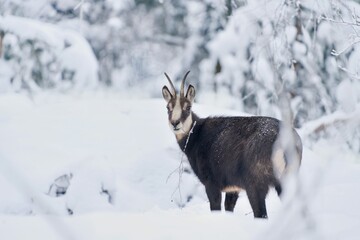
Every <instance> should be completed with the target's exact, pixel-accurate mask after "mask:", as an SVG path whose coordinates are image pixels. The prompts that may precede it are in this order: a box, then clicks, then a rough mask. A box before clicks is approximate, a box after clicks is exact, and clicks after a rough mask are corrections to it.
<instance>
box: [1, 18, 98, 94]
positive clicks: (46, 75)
mask: <svg viewBox="0 0 360 240" xmlns="http://www.w3.org/2000/svg"><path fill="white" fill-rule="evenodd" d="M0 29H1V31H2V32H3V33H4V37H3V41H2V45H3V46H2V57H1V59H0V61H1V65H2V68H1V70H0V76H1V82H2V83H1V91H21V90H23V89H25V90H28V91H31V92H34V91H38V90H40V89H59V90H67V89H70V88H93V87H95V86H96V85H97V82H98V65H97V61H96V59H95V56H94V54H93V53H92V50H91V48H90V47H89V45H88V43H87V42H86V41H85V40H84V39H83V38H82V37H81V36H80V35H79V34H77V33H75V32H72V31H69V30H64V29H61V28H58V27H56V26H53V25H50V24H45V23H41V22H37V21H34V20H30V19H25V18H19V17H11V16H8V17H3V18H0Z"/></svg>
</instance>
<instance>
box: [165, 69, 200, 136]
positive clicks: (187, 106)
mask: <svg viewBox="0 0 360 240" xmlns="http://www.w3.org/2000/svg"><path fill="white" fill-rule="evenodd" d="M189 72H190V71H188V72H187V73H186V74H185V76H184V78H183V80H182V82H181V87H180V94H177V93H176V90H175V87H174V84H173V83H172V81H171V80H170V78H169V76H168V75H167V74H166V73H165V76H166V78H167V79H168V81H169V83H170V86H171V91H170V90H169V89H168V87H167V86H164V87H163V88H162V94H163V97H164V99H165V100H166V102H167V106H166V107H167V110H168V117H169V125H170V128H171V130H172V131H173V132H174V133H175V135H176V137H177V138H178V139H181V138H182V137H183V136H184V135H186V134H188V132H189V131H190V129H191V126H192V123H193V119H192V113H191V106H192V104H193V102H194V98H195V88H194V86H192V85H189V87H188V89H187V91H186V94H184V86H185V80H186V77H187V75H188V74H189Z"/></svg>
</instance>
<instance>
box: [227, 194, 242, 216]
mask: <svg viewBox="0 0 360 240" xmlns="http://www.w3.org/2000/svg"><path fill="white" fill-rule="evenodd" d="M238 197H239V193H238V192H229V193H226V196H225V210H226V211H229V212H233V211H234V208H235V204H236V201H237V199H238Z"/></svg>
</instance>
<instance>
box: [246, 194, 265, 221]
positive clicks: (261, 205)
mask: <svg viewBox="0 0 360 240" xmlns="http://www.w3.org/2000/svg"><path fill="white" fill-rule="evenodd" d="M266 194H267V190H264V189H257V188H253V189H250V190H249V191H247V195H248V198H249V202H250V205H251V208H252V210H253V212H254V217H255V218H267V217H268V216H267V212H266V204H265V198H266Z"/></svg>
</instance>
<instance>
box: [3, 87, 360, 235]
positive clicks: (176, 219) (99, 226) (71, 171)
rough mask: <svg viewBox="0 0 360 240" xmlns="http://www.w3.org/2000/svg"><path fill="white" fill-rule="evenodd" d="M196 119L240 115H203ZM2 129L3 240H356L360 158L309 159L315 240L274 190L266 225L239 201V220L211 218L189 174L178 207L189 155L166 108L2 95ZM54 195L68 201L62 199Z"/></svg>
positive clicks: (317, 155) (313, 153)
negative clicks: (173, 130) (62, 191)
mask: <svg viewBox="0 0 360 240" xmlns="http://www.w3.org/2000/svg"><path fill="white" fill-rule="evenodd" d="M194 111H195V112H197V113H198V114H199V115H200V116H208V115H242V114H241V113H238V112H235V111H230V110H226V109H221V108H215V107H211V106H209V105H198V104H196V105H195V106H194ZM0 123H1V124H0V188H1V189H2V194H1V196H0V233H1V236H2V238H3V236H5V239H24V238H25V237H26V238H30V239H63V238H66V239H144V238H146V239H184V238H189V239H204V238H207V239H219V238H220V237H221V238H226V237H234V236H239V237H241V238H243V239H257V238H263V237H264V236H267V237H268V238H274V239H276V237H277V236H280V238H283V237H285V236H287V237H289V236H290V237H292V238H293V239H297V238H298V239H304V238H305V237H308V236H311V237H314V238H316V237H317V238H322V239H338V238H344V239H355V238H356V236H357V235H358V234H359V233H360V231H359V229H360V220H359V216H360V207H359V205H358V204H357V203H358V202H359V201H360V193H359V192H358V191H357V190H356V189H359V187H360V165H359V163H360V157H359V156H354V155H346V154H344V153H340V152H335V151H331V148H332V146H327V145H326V144H323V145H320V144H318V145H316V146H315V147H314V148H313V149H314V150H310V149H308V148H305V150H304V157H303V162H302V166H301V170H300V179H301V183H302V186H303V189H304V190H305V195H306V197H307V201H308V203H309V204H308V205H309V213H310V216H311V219H312V221H313V231H309V230H308V229H306V228H304V227H303V226H305V223H302V219H301V218H300V217H299V215H298V214H297V212H296V209H297V208H296V206H297V203H296V202H295V203H294V205H293V206H291V205H290V206H288V205H286V204H285V205H284V203H282V202H281V201H280V200H279V198H278V197H277V195H276V193H275V191H273V190H271V191H270V193H269V195H268V198H267V207H268V213H269V219H268V220H258V219H254V218H253V216H252V212H251V207H250V205H249V202H248V200H247V198H246V194H245V193H244V192H243V193H241V194H240V198H239V201H238V203H237V206H236V208H235V212H234V213H233V214H231V213H225V212H221V213H211V212H210V211H209V209H208V208H209V207H208V202H207V198H206V195H205V193H204V188H203V186H202V185H201V184H200V183H199V182H198V180H197V179H196V177H194V176H193V175H192V174H189V173H183V174H182V178H181V183H180V190H181V198H180V195H179V191H178V190H177V186H178V181H179V175H178V172H176V171H175V173H174V174H172V175H170V174H171V172H173V171H174V170H176V168H177V167H178V166H179V163H180V160H181V157H182V154H181V152H180V150H179V148H178V146H177V144H176V141H175V137H174V136H173V135H172V133H171V131H170V130H169V129H168V124H167V116H166V109H165V103H164V102H163V100H160V99H142V100H141V99H131V100H127V99H124V98H121V97H119V96H116V95H112V94H110V93H108V94H104V93H98V94H94V93H93V94H82V95H69V96H63V95H54V94H52V95H50V94H40V95H37V96H36V97H35V98H33V99H32V100H31V99H29V98H27V97H26V96H23V95H15V94H3V95H1V96H0ZM304 131H305V130H304ZM300 132H301V131H300ZM303 141H304V143H305V145H306V139H303ZM185 167H189V166H188V165H185ZM66 176H68V177H66ZM168 178H169V179H168ZM167 179H168V180H167ZM54 184H55V185H56V184H57V185H58V186H62V187H64V188H67V190H66V193H65V194H64V195H59V196H58V197H55V196H54V192H53V191H54V190H51V191H50V189H51V186H53V185H54ZM190 196H191V200H190V201H189V202H186V199H187V198H188V197H190ZM179 206H183V208H180V207H179ZM69 213H72V215H71V216H69ZM284 219H287V221H285V222H284V221H283V220H284ZM19 229H20V230H21V231H19ZM294 234H295V235H294ZM295 236H296V237H295ZM277 239H279V238H277Z"/></svg>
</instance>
